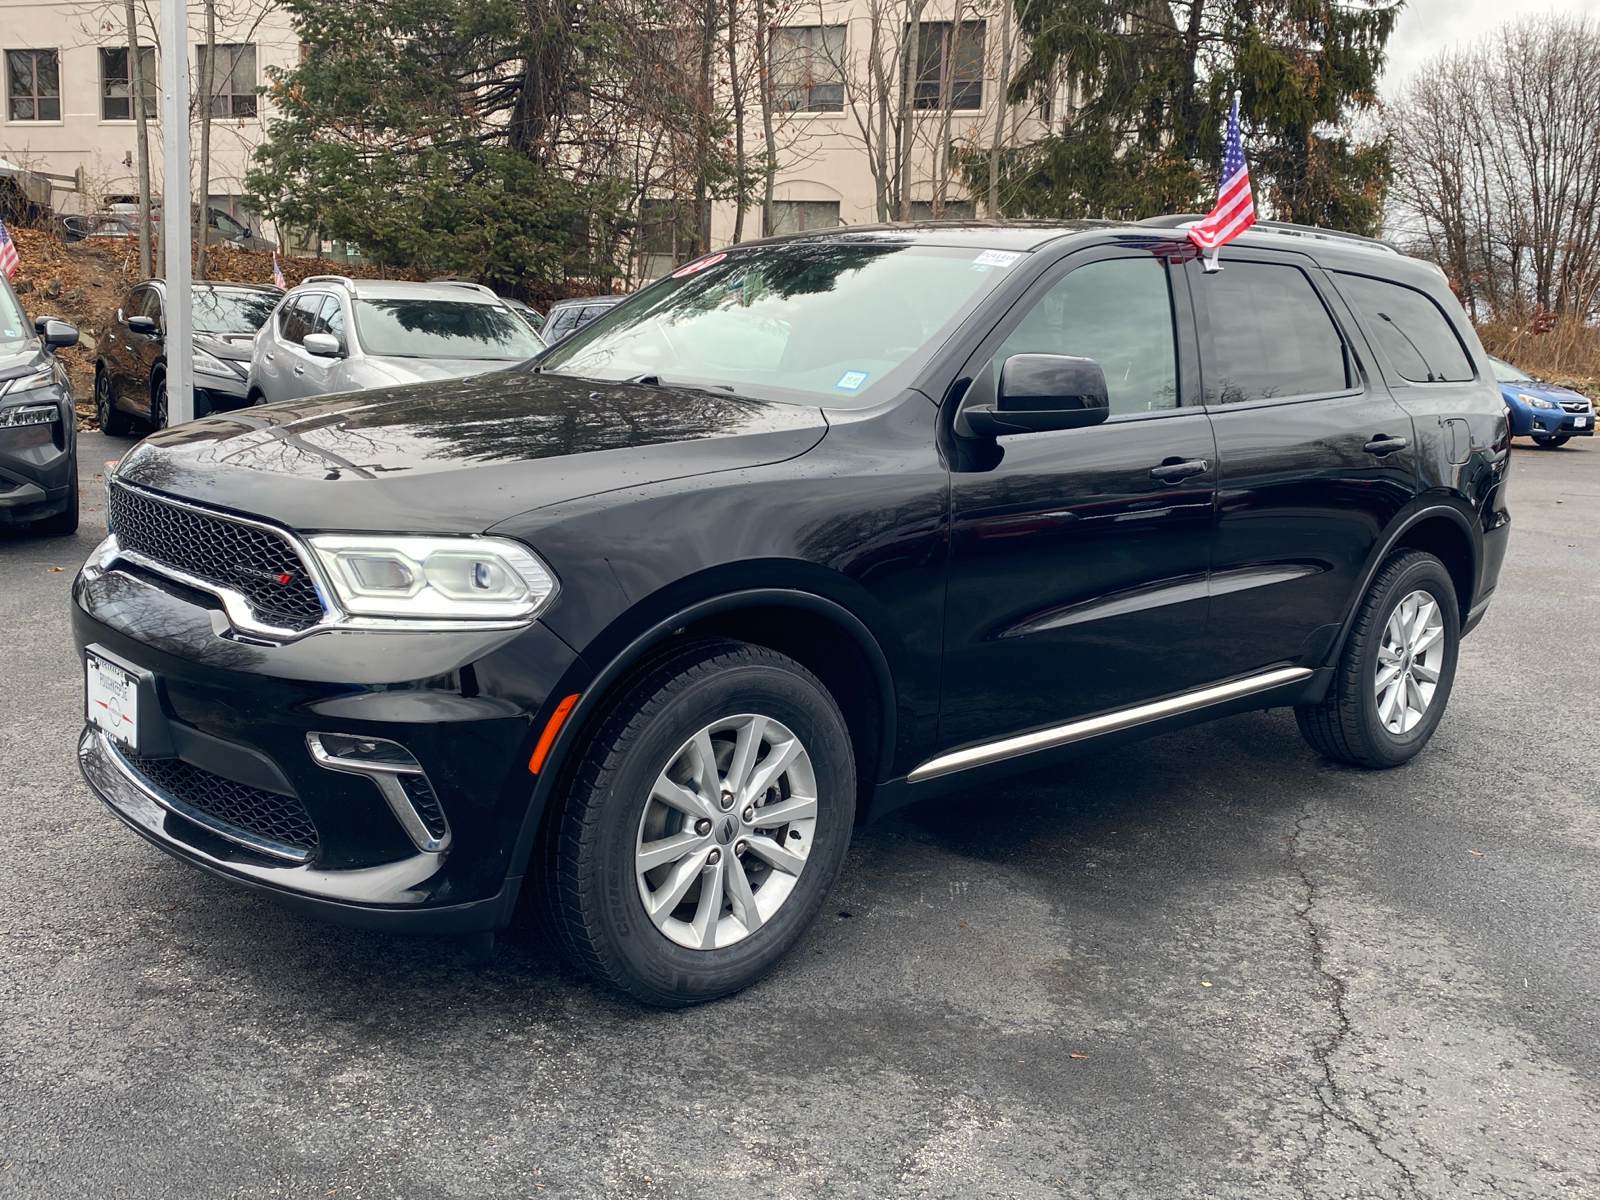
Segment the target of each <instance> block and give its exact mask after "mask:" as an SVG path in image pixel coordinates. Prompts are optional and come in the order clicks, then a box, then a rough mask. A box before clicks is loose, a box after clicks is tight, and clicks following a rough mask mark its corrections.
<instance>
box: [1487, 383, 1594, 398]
mask: <svg viewBox="0 0 1600 1200" xmlns="http://www.w3.org/2000/svg"><path fill="white" fill-rule="evenodd" d="M1500 390H1501V391H1502V392H1504V393H1505V394H1506V395H1507V396H1515V395H1516V394H1517V393H1518V392H1527V393H1528V395H1530V396H1539V397H1542V398H1543V399H1546V400H1558V401H1559V400H1582V401H1583V402H1584V403H1588V401H1589V397H1587V396H1585V395H1584V394H1583V393H1582V392H1575V391H1573V390H1572V389H1571V388H1564V387H1557V386H1556V385H1555V384H1553V383H1540V382H1539V381H1538V380H1536V379H1528V380H1523V381H1522V382H1521V383H1502V384H1501V385H1500Z"/></svg>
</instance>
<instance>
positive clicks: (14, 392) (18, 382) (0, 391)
mask: <svg viewBox="0 0 1600 1200" xmlns="http://www.w3.org/2000/svg"><path fill="white" fill-rule="evenodd" d="M55 381H56V373H55V371H54V370H53V369H52V368H50V367H45V368H44V369H43V370H39V371H35V372H34V373H33V374H32V375H24V376H22V378H20V379H8V380H6V381H4V382H3V383H0V397H4V398H5V399H7V400H20V399H22V393H23V392H35V391H38V390H40V389H41V388H47V387H49V386H50V385H51V384H53V383H55ZM18 424H23V425H31V424H33V422H31V421H21V422H18Z"/></svg>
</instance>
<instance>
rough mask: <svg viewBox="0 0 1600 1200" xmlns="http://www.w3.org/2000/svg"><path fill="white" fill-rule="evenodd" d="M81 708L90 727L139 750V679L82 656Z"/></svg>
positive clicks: (101, 659) (113, 666)
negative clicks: (86, 716)
mask: <svg viewBox="0 0 1600 1200" xmlns="http://www.w3.org/2000/svg"><path fill="white" fill-rule="evenodd" d="M83 666H84V689H83V694H84V709H85V711H86V713H87V715H88V720H89V724H91V725H93V726H95V727H96V728H97V729H103V730H105V731H106V733H108V734H110V735H111V736H112V737H113V738H115V739H116V740H117V741H119V742H121V743H122V744H123V745H124V746H126V747H128V749H130V750H132V751H134V752H135V753H137V752H138V750H139V680H138V679H137V678H135V677H134V676H133V675H131V674H130V673H129V672H127V671H124V670H123V669H122V668H121V667H119V666H117V664H116V663H111V662H107V661H106V660H105V659H103V658H99V657H97V656H96V655H93V654H89V655H85V656H84V663H83Z"/></svg>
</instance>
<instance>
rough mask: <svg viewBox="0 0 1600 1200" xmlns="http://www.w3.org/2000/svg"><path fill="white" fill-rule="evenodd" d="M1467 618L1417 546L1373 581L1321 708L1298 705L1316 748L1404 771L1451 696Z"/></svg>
mask: <svg viewBox="0 0 1600 1200" xmlns="http://www.w3.org/2000/svg"><path fill="white" fill-rule="evenodd" d="M1460 640H1461V618H1460V613H1459V610H1458V608H1457V600H1456V591H1455V584H1454V582H1453V581H1452V580H1451V578H1450V572H1448V571H1447V570H1445V567H1444V564H1443V563H1442V562H1440V561H1439V560H1438V559H1437V558H1435V557H1434V556H1433V555H1431V554H1426V553H1424V552H1423V551H1421V550H1406V551H1402V552H1400V553H1399V554H1396V555H1395V556H1394V557H1392V558H1390V559H1389V561H1388V562H1386V563H1384V565H1383V568H1382V569H1381V570H1380V571H1379V572H1378V577H1377V578H1376V579H1374V580H1373V581H1372V586H1371V587H1370V588H1368V589H1367V594H1366V596H1365V597H1363V598H1362V601H1361V606H1360V608H1358V609H1357V610H1356V618H1355V623H1354V624H1353V625H1352V626H1351V629H1350V635H1349V638H1348V640H1347V641H1346V642H1345V647H1344V652H1343V653H1342V654H1341V655H1340V656H1339V664H1338V668H1337V673H1336V674H1335V675H1334V678H1333V682H1332V683H1331V684H1329V686H1328V694H1327V696H1326V697H1325V698H1324V699H1323V701H1322V703H1320V704H1302V705H1299V706H1297V707H1296V708H1295V710H1294V715H1295V720H1296V722H1298V724H1299V726H1300V734H1301V736H1302V737H1304V738H1305V740H1306V741H1307V743H1309V744H1310V746H1311V748H1312V749H1313V750H1316V751H1318V752H1319V753H1321V754H1325V755H1327V756H1328V757H1329V758H1332V759H1337V760H1338V761H1340V762H1347V763H1350V764H1352V765H1354V766H1360V767H1398V766H1399V765H1400V764H1401V763H1404V762H1408V761H1409V760H1410V759H1412V758H1413V757H1414V756H1415V755H1416V754H1417V753H1418V752H1419V751H1420V750H1421V749H1422V748H1423V746H1425V745H1427V744H1428V739H1429V738H1430V737H1432V736H1433V731H1434V729H1435V728H1436V727H1437V726H1438V724H1439V718H1440V717H1441V716H1443V715H1444V708H1445V705H1446V704H1447V703H1448V702H1449V700H1450V688H1451V685H1452V684H1453V683H1454V682H1455V676H1456V652H1457V648H1458V646H1459V644H1460Z"/></svg>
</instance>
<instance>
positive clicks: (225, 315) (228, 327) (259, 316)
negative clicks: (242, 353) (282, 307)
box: [194, 288, 278, 333]
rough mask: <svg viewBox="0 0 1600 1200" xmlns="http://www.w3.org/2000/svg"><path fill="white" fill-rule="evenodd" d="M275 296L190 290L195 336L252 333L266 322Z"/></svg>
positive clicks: (274, 304) (212, 289) (208, 289)
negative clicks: (192, 300) (192, 295)
mask: <svg viewBox="0 0 1600 1200" xmlns="http://www.w3.org/2000/svg"><path fill="white" fill-rule="evenodd" d="M277 307H278V297H277V295H276V294H274V293H269V292H221V291H218V290H216V289H215V288H195V289H194V330H195V332H196V333H254V332H255V331H256V330H258V329H260V328H261V327H262V326H263V325H265V324H266V323H267V318H268V317H270V316H271V315H272V310H273V309H275V308H277Z"/></svg>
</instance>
